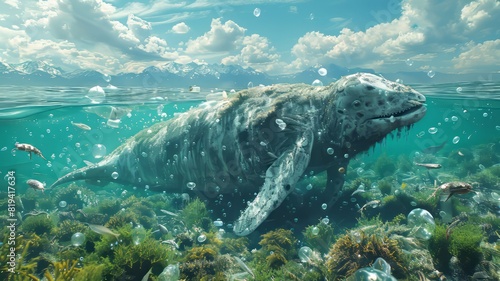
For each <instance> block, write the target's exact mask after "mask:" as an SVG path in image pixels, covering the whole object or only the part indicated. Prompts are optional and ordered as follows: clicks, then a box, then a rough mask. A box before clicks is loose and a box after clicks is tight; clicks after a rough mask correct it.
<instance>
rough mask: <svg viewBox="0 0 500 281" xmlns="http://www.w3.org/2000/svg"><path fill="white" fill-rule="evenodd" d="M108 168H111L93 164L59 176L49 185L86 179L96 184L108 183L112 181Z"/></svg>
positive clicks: (53, 185)
mask: <svg viewBox="0 0 500 281" xmlns="http://www.w3.org/2000/svg"><path fill="white" fill-rule="evenodd" d="M110 170H111V169H109V167H107V166H106V165H93V166H87V167H83V168H80V169H78V170H75V171H73V172H70V173H68V174H66V175H64V176H62V177H60V178H59V179H57V181H55V182H54V183H53V184H52V185H51V186H50V187H51V188H52V187H55V186H58V185H61V184H63V183H67V182H72V181H78V180H86V181H89V182H91V183H96V184H99V183H101V184H103V183H108V182H110V181H114V179H113V178H112V176H111V171H110Z"/></svg>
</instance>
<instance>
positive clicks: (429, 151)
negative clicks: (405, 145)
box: [422, 141, 446, 154]
mask: <svg viewBox="0 0 500 281" xmlns="http://www.w3.org/2000/svg"><path fill="white" fill-rule="evenodd" d="M445 144H446V141H444V142H443V143H442V144H440V145H436V146H429V147H426V148H424V149H422V152H423V153H426V154H434V153H436V152H438V151H440V150H441V149H443V147H444V145H445Z"/></svg>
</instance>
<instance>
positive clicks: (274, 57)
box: [222, 34, 282, 72]
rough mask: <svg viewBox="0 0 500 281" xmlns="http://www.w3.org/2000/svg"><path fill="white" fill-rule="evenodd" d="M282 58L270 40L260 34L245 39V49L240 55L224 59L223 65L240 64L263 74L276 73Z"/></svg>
mask: <svg viewBox="0 0 500 281" xmlns="http://www.w3.org/2000/svg"><path fill="white" fill-rule="evenodd" d="M279 59H280V56H279V55H278V54H277V53H276V50H275V48H274V47H272V46H270V44H269V40H268V39H267V38H265V37H262V36H260V35H258V34H252V35H251V36H246V37H245V38H243V48H242V49H241V51H240V54H238V55H235V56H228V57H225V58H223V59H222V63H223V64H239V65H241V66H243V67H248V66H250V67H252V68H254V69H256V70H259V71H263V72H273V71H276V70H277V69H276V68H277V67H282V65H280V64H279Z"/></svg>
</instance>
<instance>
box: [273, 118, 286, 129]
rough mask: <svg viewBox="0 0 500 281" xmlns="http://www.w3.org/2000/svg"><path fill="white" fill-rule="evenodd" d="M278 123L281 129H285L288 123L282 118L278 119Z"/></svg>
mask: <svg viewBox="0 0 500 281" xmlns="http://www.w3.org/2000/svg"><path fill="white" fill-rule="evenodd" d="M275 122H276V125H278V127H279V128H280V129H281V130H284V129H285V128H286V123H285V121H283V120H281V119H279V118H278V119H276V121H275Z"/></svg>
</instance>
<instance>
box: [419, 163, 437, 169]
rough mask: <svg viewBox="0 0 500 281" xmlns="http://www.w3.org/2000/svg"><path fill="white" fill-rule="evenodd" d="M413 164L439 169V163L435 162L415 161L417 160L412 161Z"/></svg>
mask: <svg viewBox="0 0 500 281" xmlns="http://www.w3.org/2000/svg"><path fill="white" fill-rule="evenodd" d="M413 164H415V165H417V166H420V167H424V168H427V169H441V164H435V163H417V162H413Z"/></svg>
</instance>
